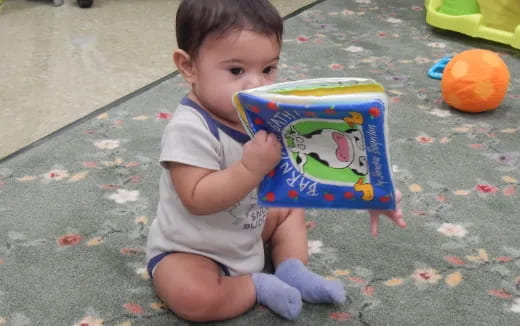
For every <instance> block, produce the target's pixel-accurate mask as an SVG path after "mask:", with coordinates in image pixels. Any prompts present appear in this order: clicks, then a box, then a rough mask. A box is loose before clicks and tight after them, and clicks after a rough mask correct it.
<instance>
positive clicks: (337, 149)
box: [285, 125, 368, 175]
mask: <svg viewBox="0 0 520 326" xmlns="http://www.w3.org/2000/svg"><path fill="white" fill-rule="evenodd" d="M285 136H286V137H288V138H290V139H292V141H293V144H294V145H293V146H289V150H290V151H291V152H293V153H296V154H297V157H296V163H297V164H298V168H299V170H300V172H301V173H303V167H304V165H305V163H307V158H308V157H309V156H310V157H312V158H314V159H316V160H317V161H319V162H321V163H322V164H324V165H326V166H328V167H331V168H334V169H344V168H347V167H348V168H350V169H351V170H352V171H353V172H355V173H357V174H358V175H366V174H367V173H368V168H367V157H366V152H365V141H364V139H363V135H362V134H361V132H360V131H359V130H357V129H351V130H347V131H339V130H336V129H319V130H315V131H313V132H311V133H308V134H300V133H299V132H298V131H297V130H296V129H295V128H294V126H293V125H291V126H290V127H289V130H288V132H287V134H286V135H285Z"/></svg>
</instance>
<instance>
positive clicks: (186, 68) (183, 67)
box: [173, 49, 195, 84]
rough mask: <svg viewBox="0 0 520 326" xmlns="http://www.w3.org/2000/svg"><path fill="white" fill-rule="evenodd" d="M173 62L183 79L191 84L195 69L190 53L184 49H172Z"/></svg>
mask: <svg viewBox="0 0 520 326" xmlns="http://www.w3.org/2000/svg"><path fill="white" fill-rule="evenodd" d="M173 62H174V63H175V65H176V66H177V69H178V70H179V72H180V73H181V75H182V76H183V77H184V79H185V80H186V81H187V82H188V83H190V84H192V83H193V77H194V73H195V71H194V66H193V62H192V61H191V57H190V55H189V54H188V53H186V51H184V50H181V49H176V50H175V51H173Z"/></svg>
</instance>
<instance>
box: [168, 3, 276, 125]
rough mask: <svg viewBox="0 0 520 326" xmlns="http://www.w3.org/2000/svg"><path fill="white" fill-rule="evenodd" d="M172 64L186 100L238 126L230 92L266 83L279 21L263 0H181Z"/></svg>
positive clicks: (269, 81)
mask: <svg viewBox="0 0 520 326" xmlns="http://www.w3.org/2000/svg"><path fill="white" fill-rule="evenodd" d="M176 24H177V26H176V30H177V44H178V48H179V49H178V50H176V51H175V52H174V61H175V64H176V65H177V67H178V69H179V71H180V72H181V74H182V75H183V76H184V78H185V79H186V81H187V82H188V83H190V84H191V86H192V94H191V95H192V96H193V97H194V98H195V100H196V101H198V102H199V104H201V105H202V106H203V107H205V108H206V109H207V110H209V111H211V112H212V113H214V114H215V115H216V116H217V117H218V118H221V119H223V120H227V121H229V122H231V123H234V122H238V121H239V120H238V116H237V114H236V112H235V110H234V109H233V106H232V103H231V97H232V95H233V93H235V92H237V91H240V90H244V89H248V88H254V87H259V86H263V85H268V84H272V83H273V82H275V81H276V70H277V65H278V60H279V56H280V49H281V43H282V34H283V21H282V18H281V17H280V15H279V14H278V11H277V10H276V9H275V8H274V7H273V5H272V4H271V3H270V1H269V0H183V1H182V3H181V5H180V7H179V10H178V11H177V22H176Z"/></svg>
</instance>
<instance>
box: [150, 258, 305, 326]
mask: <svg viewBox="0 0 520 326" xmlns="http://www.w3.org/2000/svg"><path fill="white" fill-rule="evenodd" d="M153 285H154V288H155V291H156V293H157V295H158V296H159V298H161V300H163V301H164V303H166V305H167V306H168V307H169V308H170V309H171V310H172V311H173V312H174V313H175V314H176V315H177V316H179V317H181V318H184V319H187V320H191V321H215V320H225V319H230V318H234V317H237V316H239V315H241V314H243V313H244V312H246V311H247V310H249V309H250V308H251V307H253V305H254V304H255V302H256V301H257V300H258V301H259V303H262V304H265V305H266V306H268V307H269V308H271V309H272V310H273V311H275V312H277V313H278V314H280V315H282V316H283V317H285V318H288V319H294V318H296V317H297V316H298V314H299V313H300V310H301V306H302V302H301V296H300V293H299V292H298V290H296V289H294V288H293V287H291V286H289V285H287V284H285V283H283V282H282V281H280V280H279V279H277V278H276V277H275V276H273V275H267V274H261V273H255V274H253V277H251V275H242V276H231V277H227V276H222V275H221V270H220V267H219V266H218V265H217V264H216V263H215V262H213V261H212V260H210V259H208V258H205V257H202V256H198V255H192V254H186V253H175V254H171V255H168V256H166V257H164V258H163V259H162V260H161V262H160V263H159V264H158V265H157V267H156V269H155V272H154V277H153Z"/></svg>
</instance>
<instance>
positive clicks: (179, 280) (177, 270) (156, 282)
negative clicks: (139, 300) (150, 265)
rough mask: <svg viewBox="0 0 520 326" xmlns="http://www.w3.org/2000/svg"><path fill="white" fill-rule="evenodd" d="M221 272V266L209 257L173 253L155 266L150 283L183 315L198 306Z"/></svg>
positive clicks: (215, 284) (161, 296)
mask: <svg viewBox="0 0 520 326" xmlns="http://www.w3.org/2000/svg"><path fill="white" fill-rule="evenodd" d="M220 275H221V270H220V267H219V266H218V265H217V264H216V263H215V262H214V261H212V260H211V259H208V258H206V257H202V256H199V255H193V254H187V253H174V254H170V255H167V256H166V257H164V258H163V259H162V260H161V261H160V262H159V264H157V266H156V267H155V271H154V274H153V286H154V289H155V292H156V293H157V296H159V298H161V300H162V301H163V302H164V303H165V304H166V305H167V306H168V307H169V308H170V309H171V310H172V311H173V312H174V313H176V314H177V315H179V316H180V317H184V316H185V315H186V313H189V312H191V311H193V310H195V309H197V307H200V305H201V303H202V301H203V300H204V299H205V298H207V297H208V292H210V291H211V289H212V288H213V287H216V286H218V282H219V278H220ZM210 293H211V292H210Z"/></svg>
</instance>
